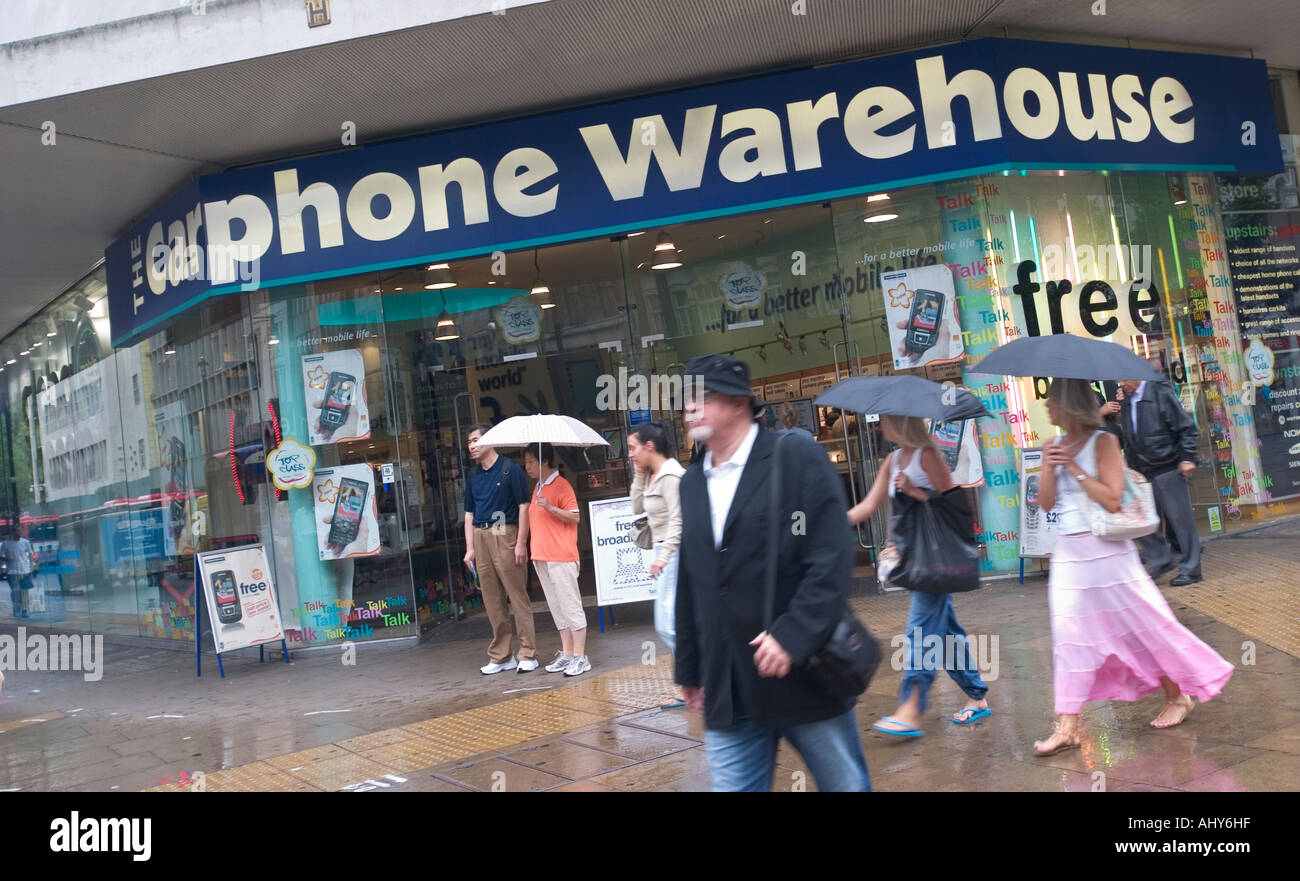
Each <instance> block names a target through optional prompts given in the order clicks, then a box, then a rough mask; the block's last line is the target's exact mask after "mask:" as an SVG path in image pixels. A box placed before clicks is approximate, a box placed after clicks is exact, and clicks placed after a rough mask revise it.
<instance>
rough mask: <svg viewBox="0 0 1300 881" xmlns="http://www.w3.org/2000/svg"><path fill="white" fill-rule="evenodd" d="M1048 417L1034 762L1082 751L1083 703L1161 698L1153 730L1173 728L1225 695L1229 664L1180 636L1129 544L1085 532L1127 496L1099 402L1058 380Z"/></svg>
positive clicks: (1187, 634)
mask: <svg viewBox="0 0 1300 881" xmlns="http://www.w3.org/2000/svg"><path fill="white" fill-rule="evenodd" d="M1047 413H1048V415H1049V416H1050V417H1051V420H1052V423H1053V424H1054V425H1058V426H1060V427H1061V428H1062V429H1063V430H1064V431H1065V434H1064V435H1062V436H1060V437H1056V438H1053V439H1052V440H1051V441H1050V442H1048V444H1047V446H1046V448H1045V449H1044V453H1043V464H1044V466H1045V467H1044V468H1043V473H1042V479H1041V480H1040V482H1039V484H1038V503H1039V505H1040V506H1041V507H1042V509H1043V510H1045V511H1052V512H1053V513H1054V514H1055V515H1056V517H1057V525H1056V533H1057V536H1056V547H1055V550H1054V551H1053V554H1052V562H1051V567H1050V569H1049V570H1048V584H1047V596H1048V603H1049V604H1050V607H1051V613H1052V665H1053V667H1054V672H1053V690H1054V692H1055V698H1056V701H1055V702H1056V712H1057V714H1058V716H1059V719H1058V723H1057V729H1056V731H1055V732H1053V733H1052V735H1051V736H1049V737H1048V738H1047V739H1046V740H1041V741H1036V742H1035V743H1034V751H1035V752H1036V753H1038V755H1040V756H1047V755H1051V754H1052V753H1056V752H1060V751H1061V750H1063V749H1070V748H1073V747H1077V746H1079V713H1080V712H1081V711H1082V710H1083V705H1084V704H1086V703H1088V702H1089V701H1099V700H1122V701H1132V700H1137V699H1138V698H1139V697H1141V696H1142V695H1144V694H1149V693H1151V692H1154V691H1162V690H1163V691H1164V696H1165V703H1164V707H1163V709H1161V711H1160V714H1159V715H1157V716H1156V718H1155V719H1153V720H1152V721H1151V727H1153V728H1172V727H1174V726H1175V725H1179V724H1181V723H1182V721H1183V720H1184V719H1186V718H1187V714H1188V713H1190V712H1191V710H1192V707H1193V706H1195V705H1194V704H1193V703H1192V697H1193V696H1195V697H1196V698H1197V699H1198V700H1202V701H1206V700H1209V699H1210V698H1212V697H1214V696H1215V695H1217V694H1218V693H1219V692H1220V691H1222V690H1223V686H1224V683H1226V682H1227V681H1228V679H1229V677H1231V676H1232V669H1233V668H1232V664H1230V663H1228V662H1227V661H1225V660H1224V659H1223V658H1222V657H1220V656H1219V654H1218V653H1217V652H1215V651H1214V649H1212V648H1210V647H1209V646H1208V645H1206V644H1205V643H1204V642H1202V641H1201V640H1200V639H1198V638H1197V637H1196V636H1195V635H1194V634H1193V633H1192V632H1191V631H1190V630H1188V629H1187V628H1186V627H1184V626H1183V625H1182V624H1181V623H1180V622H1179V621H1178V619H1177V618H1176V617H1174V613H1173V612H1172V611H1171V610H1170V608H1169V604H1168V603H1167V602H1165V598H1164V597H1163V596H1161V594H1160V589H1159V588H1157V587H1156V584H1155V582H1154V581H1152V580H1151V577H1150V576H1149V575H1148V574H1147V571H1146V570H1145V569H1143V568H1142V561H1141V560H1140V559H1138V552H1137V547H1136V546H1135V545H1134V544H1133V542H1132V541H1113V540H1107V539H1104V538H1099V537H1098V536H1096V535H1094V534H1093V533H1092V529H1091V528H1090V525H1089V521H1088V517H1087V511H1088V509H1089V508H1090V507H1092V506H1094V505H1100V506H1101V507H1102V508H1104V509H1105V510H1106V511H1108V512H1111V513H1115V512H1116V511H1118V510H1119V509H1120V506H1121V503H1122V499H1123V495H1124V457H1123V455H1122V454H1121V453H1120V449H1119V442H1118V441H1117V440H1115V437H1114V435H1112V434H1109V433H1108V432H1106V431H1105V430H1103V428H1102V417H1101V414H1100V413H1099V412H1098V409H1097V398H1096V396H1095V394H1094V393H1093V391H1092V389H1091V388H1089V386H1088V383H1086V382H1085V381H1083V380H1081V379H1057V380H1055V381H1053V382H1052V386H1051V388H1050V389H1049V390H1048V393H1047Z"/></svg>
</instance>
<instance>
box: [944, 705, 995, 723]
mask: <svg viewBox="0 0 1300 881" xmlns="http://www.w3.org/2000/svg"><path fill="white" fill-rule="evenodd" d="M968 711H969V712H970V714H971V715H970V718H969V719H958V718H956V716H958V715H960V714H961V713H965V712H968ZM991 715H993V711H992V710H990V709H989V708H988V707H984V708H983V709H980V708H979V707H962V708H961V709H960V710H958V711H957V712H956V713H953V717H954V718H953V720H952V724H954V725H969V724H970V723H972V722H974V721H975V720H976V719H983V718H984V717H985V716H991Z"/></svg>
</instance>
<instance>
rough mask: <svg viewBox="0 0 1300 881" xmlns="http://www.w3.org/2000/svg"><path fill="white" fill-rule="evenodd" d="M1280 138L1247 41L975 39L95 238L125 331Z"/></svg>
mask: <svg viewBox="0 0 1300 881" xmlns="http://www.w3.org/2000/svg"><path fill="white" fill-rule="evenodd" d="M1277 144H1278V133H1277V125H1276V122H1275V120H1274V117H1273V102H1272V95H1271V92H1270V90H1269V85H1268V76H1267V70H1266V67H1265V64H1264V62H1263V61H1260V60H1254V59H1245V58H1228V57H1213V58H1211V57H1210V56H1206V55H1200V54H1195V55H1194V54H1183V53H1169V52H1151V51H1145V50H1131V49H1119V48H1109V47H1103V46H1081V45H1071V44H1068V43H1038V42H1027V41H1020V40H1001V39H985V40H973V41H970V42H963V43H958V44H954V45H952V46H946V47H943V48H941V49H925V50H922V51H917V52H909V53H903V54H899V55H894V56H887V57H880V58H871V59H867V60H863V61H856V62H851V63H848V64H841V65H836V66H832V67H824V68H817V69H811V70H798V71H791V72H787V73H779V74H772V75H769V76H765V77H759V78H755V79H750V80H743V81H735V82H730V83H722V84H717V85H710V86H704V87H700V88H694V89H683V90H680V91H676V92H669V93H666V94H660V95H651V96H645V97H639V98H632V99H628V100H624V101H617V102H612V103H607V104H600V105H595V106H592V107H583V108H578V109H574V110H566V111H562V112H558V113H551V114H547V115H545V116H535V117H529V118H524V119H514V120H508V121H504V122H498V123H492V124H488V125H482V126H475V127H468V128H463V129H458V130H456V131H451V132H444V133H440V134H434V135H428V136H422V137H416V138H407V139H403V140H398V141H390V142H386V143H381V144H374V145H368V146H366V147H364V148H356V149H352V150H345V151H341V152H338V153H333V154H329V155H325V156H316V157H310V158H306V159H300V160H292V161H287V162H280V163H272V164H268V165H262V166H257V167H254V168H245V169H239V170H236V171H230V172H226V173H224V174H217V175H209V176H207V177H203V178H200V179H199V180H198V181H197V182H196V183H194V184H191V185H190V186H189V187H187V188H186V189H185V190H183V191H182V192H180V193H178V194H177V195H176V196H174V197H173V198H172V199H170V200H169V201H168V202H166V203H165V204H164V205H162V206H161V207H160V208H159V209H158V210H157V211H156V212H154V213H153V214H152V215H151V216H149V217H147V218H146V219H145V220H143V221H141V222H140V223H139V224H137V225H136V226H135V227H134V228H132V229H131V231H130V232H128V233H127V234H126V236H124V237H123V238H122V239H120V240H118V241H117V242H115V243H114V244H113V245H111V246H110V247H109V248H108V249H107V251H106V252H105V256H106V260H107V267H108V284H109V314H110V319H111V323H112V337H113V343H114V345H123V344H125V343H126V342H128V341H131V340H134V339H137V338H138V337H139V336H140V335H141V334H142V333H144V332H147V331H148V329H149V328H151V327H154V326H156V325H157V324H159V323H160V322H162V321H164V320H166V318H167V317H168V316H169V315H171V314H174V313H176V312H178V311H180V310H182V309H184V308H186V307H187V306H189V305H192V304H193V303H196V302H198V301H199V300H201V299H203V298H204V297H207V296H212V295H214V294H224V293H230V292H235V291H240V290H251V289H254V288H256V287H259V286H261V287H268V286H274V285H278V284H289V283H296V282H300V281H302V280H303V279H310V278H323V277H331V276H338V275H346V274H351V273H357V272H362V271H373V270H377V269H381V268H386V267H392V266H402V265H409V264H412V263H416V262H420V261H425V260H433V259H438V260H445V259H453V258H456V257H462V256H469V255H476V254H485V253H490V252H491V251H494V250H498V249H500V250H511V249H518V248H526V247H534V246H536V245H540V244H545V243H547V242H553V241H559V240H566V239H574V238H583V237H590V236H595V235H602V234H607V233H613V232H620V231H625V230H632V229H642V228H644V227H647V226H654V225H658V224H665V223H670V222H681V221H684V220H686V219H688V218H694V217H699V216H702V215H713V216H718V215H726V214H737V213H742V212H746V211H752V210H755V207H756V206H758V205H766V206H771V205H780V204H792V203H798V202H808V201H815V200H818V199H827V198H831V197H838V196H845V195H850V194H854V193H865V192H869V191H872V190H875V189H880V188H883V187H899V186H906V185H908V184H910V183H916V182H918V181H919V180H921V179H927V180H934V179H936V178H938V179H942V178H961V177H969V176H972V175H975V174H980V173H985V172H988V171H991V170H997V169H1003V168H1034V167H1044V166H1045V167H1049V168H1125V169H1142V170H1147V169H1149V170H1171V169H1177V170H1188V169H1200V170H1213V171H1223V172H1237V173H1249V174H1262V173H1273V172H1276V171H1277V170H1279V169H1280V167H1281V163H1280V159H1281V157H1280V151H1279V150H1278V149H1277ZM652 169H653V170H652ZM646 247H649V246H648V245H647V246H646Z"/></svg>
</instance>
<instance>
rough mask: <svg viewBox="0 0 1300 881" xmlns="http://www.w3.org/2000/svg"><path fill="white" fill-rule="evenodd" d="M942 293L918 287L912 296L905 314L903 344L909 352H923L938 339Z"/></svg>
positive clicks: (942, 301)
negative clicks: (909, 307)
mask: <svg viewBox="0 0 1300 881" xmlns="http://www.w3.org/2000/svg"><path fill="white" fill-rule="evenodd" d="M943 305H944V295H943V294H942V293H941V292H939V291H928V290H925V289H920V290H918V291H916V293H915V295H914V296H913V297H912V309H911V312H910V313H908V316H907V334H906V336H904V338H903V345H904V346H905V347H906V348H907V350H908V351H909V352H912V353H914V354H917V355H922V354H925V353H926V352H927V351H929V350H930V349H932V348H933V347H934V344H935V343H937V342H938V341H939V322H940V321H941V320H942V317H943Z"/></svg>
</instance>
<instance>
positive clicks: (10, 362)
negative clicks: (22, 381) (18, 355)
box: [5, 358, 18, 364]
mask: <svg viewBox="0 0 1300 881" xmlns="http://www.w3.org/2000/svg"><path fill="white" fill-rule="evenodd" d="M5 363H6V364H17V363H18V362H17V361H15V360H14V359H13V358H10V359H9V360H8V361H6V362H5Z"/></svg>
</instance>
